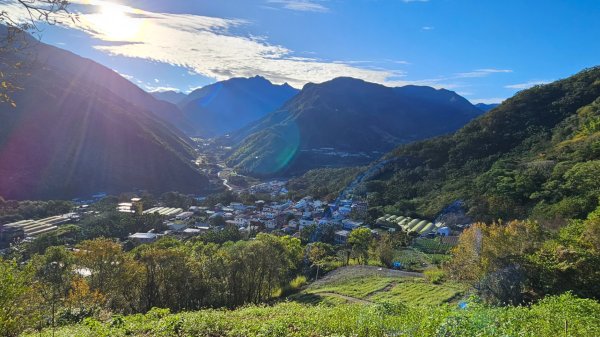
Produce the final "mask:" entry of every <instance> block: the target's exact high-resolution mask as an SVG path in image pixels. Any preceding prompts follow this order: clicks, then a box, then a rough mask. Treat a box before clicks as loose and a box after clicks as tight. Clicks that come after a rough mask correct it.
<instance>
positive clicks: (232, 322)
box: [25, 295, 600, 337]
mask: <svg viewBox="0 0 600 337" xmlns="http://www.w3.org/2000/svg"><path fill="white" fill-rule="evenodd" d="M599 313H600V304H598V303H597V302H595V301H593V300H586V299H576V298H574V297H572V296H571V295H562V296H558V297H549V298H547V299H544V300H542V301H541V302H540V303H537V304H534V305H532V306H531V307H508V308H490V307H486V306H483V305H480V304H477V303H469V304H468V307H467V308H466V309H460V308H458V307H457V306H429V305H423V306H404V305H402V304H398V303H386V304H381V305H367V306H365V305H361V304H354V305H349V304H340V305H336V306H306V305H300V304H297V303H280V304H277V305H275V306H258V307H255V306H250V307H244V308H241V309H237V310H232V311H228V310H203V311H198V312H184V313H179V314H170V313H169V311H168V310H161V309H154V310H151V311H150V312H149V313H147V314H145V315H133V316H125V317H123V316H120V315H119V316H115V317H114V318H113V319H111V320H108V321H106V322H99V321H97V320H95V319H86V320H85V321H84V322H83V323H80V324H77V325H72V326H66V327H61V328H59V329H58V330H57V331H56V334H55V335H56V336H58V337H63V336H64V337H66V336H82V337H83V336H145V337H151V336H232V337H233V336H247V337H254V336H261V337H275V336H296V337H300V336H306V337H309V336H310V337H319V336H357V337H370V336H396V335H408V336H491V337H493V336H563V335H568V336H577V337H587V336H598V335H599V334H600V324H599V323H598V322H599V321H598V315H599ZM565 322H566V323H565ZM565 326H566V328H565ZM565 330H566V331H565ZM25 336H54V334H53V333H52V331H51V330H50V329H46V330H44V331H43V332H42V333H38V332H36V331H31V332H30V333H29V334H26V335H25Z"/></svg>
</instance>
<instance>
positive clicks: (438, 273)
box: [423, 268, 446, 284]
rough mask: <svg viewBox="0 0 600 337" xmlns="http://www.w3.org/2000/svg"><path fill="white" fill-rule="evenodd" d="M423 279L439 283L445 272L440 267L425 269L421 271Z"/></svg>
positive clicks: (443, 278) (442, 280) (442, 279)
mask: <svg viewBox="0 0 600 337" xmlns="http://www.w3.org/2000/svg"><path fill="white" fill-rule="evenodd" d="M423 274H424V275H425V279H426V280H427V281H429V282H431V283H433V284H440V283H442V282H444V280H445V279H446V273H445V272H444V271H443V270H441V269H437V268H436V269H427V270H426V271H425V272H423Z"/></svg>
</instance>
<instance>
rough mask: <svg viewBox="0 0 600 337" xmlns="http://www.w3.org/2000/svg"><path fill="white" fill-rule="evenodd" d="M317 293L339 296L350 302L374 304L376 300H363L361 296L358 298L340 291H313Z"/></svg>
mask: <svg viewBox="0 0 600 337" xmlns="http://www.w3.org/2000/svg"><path fill="white" fill-rule="evenodd" d="M313 294H315V295H319V296H331V297H337V298H341V299H343V300H346V301H348V302H350V303H360V304H374V303H375V302H372V301H369V300H363V299H361V298H356V297H352V296H346V295H342V294H338V293H332V292H328V291H325V292H316V293H313Z"/></svg>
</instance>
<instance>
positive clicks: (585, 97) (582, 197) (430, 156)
mask: <svg viewBox="0 0 600 337" xmlns="http://www.w3.org/2000/svg"><path fill="white" fill-rule="evenodd" d="M385 159H386V160H388V161H389V163H388V164H387V165H386V167H385V169H384V170H383V171H382V173H381V174H379V175H378V176H377V177H375V178H374V179H373V180H372V181H370V182H369V183H368V190H369V191H370V192H373V193H372V194H370V197H371V205H379V206H383V205H388V208H387V210H388V211H389V210H390V209H391V210H393V211H394V212H399V214H401V213H405V212H411V211H417V212H418V213H419V214H422V215H424V216H428V217H431V218H434V217H435V216H436V215H437V214H439V212H440V211H441V210H442V209H444V207H445V206H446V205H448V204H450V203H452V202H454V201H457V200H461V201H464V203H465V206H466V210H467V211H468V214H469V215H470V216H471V217H473V218H474V219H476V220H485V221H491V220H495V219H498V218H503V219H511V218H526V217H530V216H533V217H535V218H543V219H550V220H551V219H556V220H561V219H568V218H583V217H585V216H586V215H587V214H588V213H589V212H590V211H591V210H593V209H595V207H596V206H597V205H598V197H600V180H599V179H598V178H597V177H598V176H599V175H600V160H599V159H600V68H592V69H588V70H585V71H582V72H580V73H579V74H576V75H574V76H572V77H570V78H567V79H564V80H560V81H557V82H554V83H551V84H548V85H543V86H537V87H534V88H531V89H529V90H525V91H522V92H520V93H518V94H517V95H515V96H514V97H512V98H510V99H508V100H506V101H505V102H504V103H503V104H502V105H500V106H499V107H497V108H495V109H493V110H491V111H490V112H489V113H487V114H485V115H484V116H482V117H480V118H478V119H476V120H474V121H472V122H471V123H469V124H467V125H466V126H465V127H463V128H462V129H460V130H459V131H458V132H456V133H455V134H454V135H451V136H444V137H438V138H435V139H431V140H427V141H423V142H418V143H414V144H410V145H407V146H401V147H399V148H397V149H395V150H394V151H392V152H391V153H390V154H388V155H387V156H386V158H385ZM381 211H382V209H381V208H379V209H378V210H376V211H375V212H374V213H373V214H375V213H378V212H381Z"/></svg>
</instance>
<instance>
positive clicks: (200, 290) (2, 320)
mask: <svg viewBox="0 0 600 337" xmlns="http://www.w3.org/2000/svg"><path fill="white" fill-rule="evenodd" d="M302 257H303V249H302V247H301V245H300V240H298V239H294V238H291V237H287V236H286V237H277V236H272V235H267V234H259V235H258V236H257V237H256V239H254V240H250V241H237V242H235V243H233V242H228V243H225V244H222V245H218V244H214V243H205V242H204V241H202V240H193V241H188V242H187V243H182V242H180V241H177V240H175V239H163V240H160V241H158V242H156V243H154V244H151V245H142V246H139V247H136V248H135V249H133V250H131V251H129V252H125V251H124V250H123V248H122V246H121V245H120V244H119V243H116V242H114V241H113V240H109V239H95V240H88V241H83V242H81V243H79V244H78V245H77V246H76V249H75V250H73V251H71V250H67V249H65V248H64V247H61V246H52V247H49V248H47V249H46V250H45V252H44V253H43V254H36V255H33V256H32V257H31V258H30V259H28V262H27V263H25V264H23V266H22V267H18V266H17V264H16V262H15V261H9V260H1V259H0V272H1V275H0V277H1V278H2V279H1V280H0V281H2V282H0V304H2V303H15V305H16V306H15V307H14V308H8V307H6V308H5V309H2V310H0V324H2V326H0V331H20V330H22V329H23V328H24V327H34V326H38V325H41V326H45V325H47V324H48V325H55V323H68V322H78V321H80V320H81V319H82V318H83V317H88V316H96V315H98V314H99V313H100V312H102V311H110V312H114V313H138V312H146V311H147V310H150V309H151V308H152V307H161V308H168V309H171V310H173V311H181V310H195V309H200V308H206V307H235V306H239V305H243V304H246V303H262V302H264V301H266V300H269V299H271V298H274V297H276V296H278V294H280V293H281V292H282V291H283V290H285V288H286V287H287V286H288V285H289V283H290V281H292V280H293V279H294V278H295V277H296V275H297V273H298V272H299V269H300V267H301V262H302ZM32 298H36V299H35V300H34V301H31V300H30V299H32ZM3 308H4V305H3ZM8 329H10V330H8ZM8 335H11V333H8Z"/></svg>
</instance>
